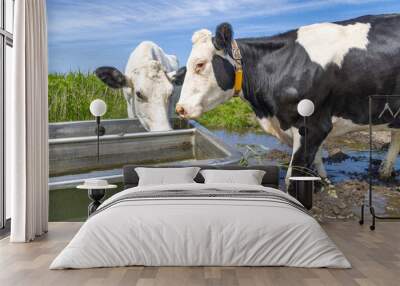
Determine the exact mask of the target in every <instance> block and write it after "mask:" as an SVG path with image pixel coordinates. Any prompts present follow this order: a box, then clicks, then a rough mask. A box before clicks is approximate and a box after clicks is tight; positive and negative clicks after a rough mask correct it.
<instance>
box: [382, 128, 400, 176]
mask: <svg viewBox="0 0 400 286" xmlns="http://www.w3.org/2000/svg"><path fill="white" fill-rule="evenodd" d="M399 151H400V131H392V132H391V142H390V146H389V150H388V152H387V154H386V158H385V160H383V162H382V164H381V166H380V168H379V177H380V178H381V179H388V178H390V176H391V175H392V171H393V167H394V163H395V162H396V159H397V155H398V154H399Z"/></svg>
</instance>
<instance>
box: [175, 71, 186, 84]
mask: <svg viewBox="0 0 400 286" xmlns="http://www.w3.org/2000/svg"><path fill="white" fill-rule="evenodd" d="M185 75H186V67H181V68H179V69H178V70H177V71H176V73H175V75H174V76H173V77H172V83H173V84H175V85H182V84H183V81H184V80H185Z"/></svg>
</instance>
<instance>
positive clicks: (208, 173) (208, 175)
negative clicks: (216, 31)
mask: <svg viewBox="0 0 400 286" xmlns="http://www.w3.org/2000/svg"><path fill="white" fill-rule="evenodd" d="M200 174H201V175H202V176H203V177H204V183H205V184H214V183H216V184H245V185H261V182H262V179H263V177H264V175H265V171H261V170H202V171H201V172H200Z"/></svg>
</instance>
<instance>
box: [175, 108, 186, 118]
mask: <svg viewBox="0 0 400 286" xmlns="http://www.w3.org/2000/svg"><path fill="white" fill-rule="evenodd" d="M175 111H176V113H178V115H179V116H185V114H186V112H185V109H184V108H183V107H182V106H180V105H177V106H176V109H175Z"/></svg>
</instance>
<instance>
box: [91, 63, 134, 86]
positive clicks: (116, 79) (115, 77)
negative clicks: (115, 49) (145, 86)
mask: <svg viewBox="0 0 400 286" xmlns="http://www.w3.org/2000/svg"><path fill="white" fill-rule="evenodd" d="M95 74H96V75H97V77H98V78H99V79H101V80H102V81H103V82H104V83H105V84H106V85H108V86H109V87H112V88H122V87H128V80H127V78H126V76H125V75H124V74H123V73H122V72H120V71H119V70H118V69H116V68H114V67H99V68H97V69H96V71H95Z"/></svg>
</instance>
